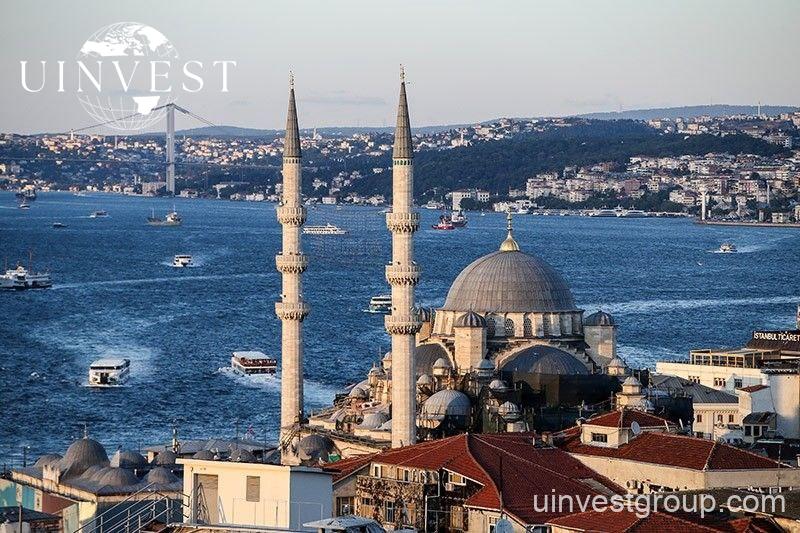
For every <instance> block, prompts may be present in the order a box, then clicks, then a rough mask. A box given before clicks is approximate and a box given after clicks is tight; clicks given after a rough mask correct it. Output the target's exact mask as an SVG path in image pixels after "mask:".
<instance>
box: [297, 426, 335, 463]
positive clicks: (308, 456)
mask: <svg viewBox="0 0 800 533" xmlns="http://www.w3.org/2000/svg"><path fill="white" fill-rule="evenodd" d="M336 451H337V449H336V444H335V443H334V442H333V441H332V440H331V439H329V438H328V437H324V436H322V435H317V434H315V433H312V434H311V435H306V436H305V437H303V438H302V439H300V441H299V442H298V443H297V457H298V458H299V459H300V460H301V461H303V462H304V463H306V464H315V463H318V462H319V461H320V460H321V461H323V462H327V461H328V457H329V456H330V454H332V453H334V452H336Z"/></svg>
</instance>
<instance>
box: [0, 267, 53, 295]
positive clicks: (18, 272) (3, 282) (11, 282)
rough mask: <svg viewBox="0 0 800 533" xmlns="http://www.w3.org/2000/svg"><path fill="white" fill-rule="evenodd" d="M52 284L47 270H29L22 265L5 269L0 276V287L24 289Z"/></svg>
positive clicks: (47, 287) (47, 286) (48, 286)
mask: <svg viewBox="0 0 800 533" xmlns="http://www.w3.org/2000/svg"><path fill="white" fill-rule="evenodd" d="M52 286H53V281H52V279H51V278H50V274H49V273H47V272H30V271H28V269H26V268H25V267H24V266H22V265H18V266H17V268H15V269H13V270H6V272H5V274H3V275H1V276H0V289H2V290H14V291H24V290H26V289H49V288H50V287H52Z"/></svg>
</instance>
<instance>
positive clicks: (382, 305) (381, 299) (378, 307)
mask: <svg viewBox="0 0 800 533" xmlns="http://www.w3.org/2000/svg"><path fill="white" fill-rule="evenodd" d="M366 311H367V313H383V314H389V313H391V312H392V295H391V294H381V295H378V296H373V297H372V298H370V300H369V308H367V309H366Z"/></svg>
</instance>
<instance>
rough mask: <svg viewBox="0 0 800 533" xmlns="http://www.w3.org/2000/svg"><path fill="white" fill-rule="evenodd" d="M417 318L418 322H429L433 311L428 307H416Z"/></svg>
mask: <svg viewBox="0 0 800 533" xmlns="http://www.w3.org/2000/svg"><path fill="white" fill-rule="evenodd" d="M417 318H418V319H419V321H420V322H430V321H431V320H432V319H433V311H432V310H431V308H430V307H420V308H418V309H417Z"/></svg>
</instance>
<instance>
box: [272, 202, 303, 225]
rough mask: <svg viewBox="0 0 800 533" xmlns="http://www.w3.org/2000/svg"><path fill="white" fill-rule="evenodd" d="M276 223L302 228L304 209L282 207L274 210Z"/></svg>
mask: <svg viewBox="0 0 800 533" xmlns="http://www.w3.org/2000/svg"><path fill="white" fill-rule="evenodd" d="M276 213H277V214H278V222H280V223H281V224H283V225H285V226H302V225H303V223H305V221H306V216H307V215H306V208H305V207H303V206H298V207H291V206H286V205H282V206H280V207H278V209H276Z"/></svg>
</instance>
